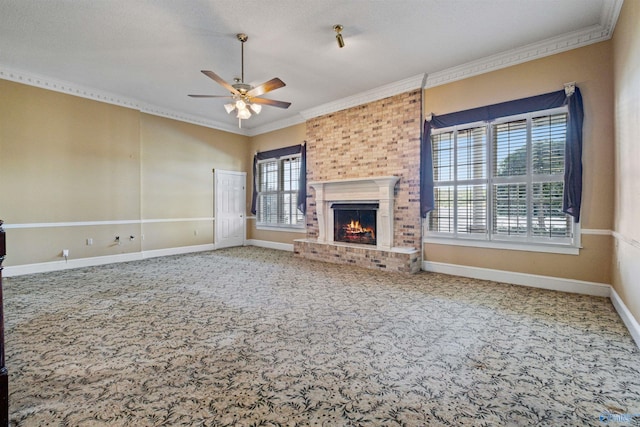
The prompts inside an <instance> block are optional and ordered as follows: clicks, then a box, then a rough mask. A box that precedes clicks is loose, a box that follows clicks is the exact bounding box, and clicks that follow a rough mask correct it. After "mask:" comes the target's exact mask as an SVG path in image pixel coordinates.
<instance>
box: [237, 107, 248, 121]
mask: <svg viewBox="0 0 640 427" xmlns="http://www.w3.org/2000/svg"><path fill="white" fill-rule="evenodd" d="M236 117H237V118H239V119H240V120H247V119H248V118H249V117H251V111H249V109H247V108H242V109H238V115H237V116H236Z"/></svg>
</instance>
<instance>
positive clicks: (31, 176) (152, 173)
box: [0, 80, 249, 266]
mask: <svg viewBox="0 0 640 427" xmlns="http://www.w3.org/2000/svg"><path fill="white" fill-rule="evenodd" d="M0 93H2V101H3V102H2V103H0V183H1V184H2V189H1V191H2V198H1V199H0V216H1V218H2V219H3V220H5V222H6V224H7V227H6V228H7V240H8V244H7V245H8V252H9V253H8V255H7V258H6V260H5V263H4V265H5V266H14V265H24V264H34V263H42V262H50V261H60V260H61V259H62V258H61V252H62V249H69V251H70V258H71V259H78V258H88V257H97V256H109V255H118V254H126V253H132V252H139V251H141V250H149V249H162V248H173V247H179V246H191V245H199V244H205V243H209V244H211V243H213V224H212V221H211V220H207V221H203V220H197V221H189V220H188V219H190V218H212V217H213V178H212V172H211V170H212V169H213V168H219V169H227V170H236V171H244V170H247V167H246V165H247V163H246V158H247V154H246V153H247V149H248V141H249V138H248V137H244V136H239V135H234V134H230V133H226V132H221V131H215V130H212V129H207V128H203V127H200V126H196V125H190V124H186V123H181V122H177V121H174V120H169V119H163V118H159V117H155V116H151V115H147V114H142V113H140V112H139V111H136V110H132V109H128V108H123V107H118V106H114V105H111V104H106V103H102V102H97V101H92V100H88V99H84V98H80V97H75V96H71V95H67V94H63V93H59V92H54V91H49V90H44V89H40V88H36V87H32V86H27V85H23V84H19V83H14V82H10V81H6V80H0ZM166 219H170V220H175V219H180V220H184V219H187V220H186V221H178V222H150V223H143V220H147V221H148V220H152V221H156V220H166ZM87 222H89V224H82V223H87ZM68 223H71V224H68ZM16 225H20V226H21V228H15V226H16ZM143 233H144V234H145V239H144V240H142V238H141V236H142V234H143ZM115 236H120V238H121V243H120V244H119V245H118V244H115V242H114V239H115ZM129 236H134V237H135V238H134V239H133V240H131V239H129ZM88 238H91V239H93V245H91V246H88V245H87V242H86V240H87V239H88Z"/></svg>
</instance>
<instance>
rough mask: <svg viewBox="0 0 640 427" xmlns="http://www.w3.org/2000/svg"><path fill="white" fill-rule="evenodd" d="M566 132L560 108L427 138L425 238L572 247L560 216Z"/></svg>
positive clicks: (569, 224) (569, 225)
mask: <svg viewBox="0 0 640 427" xmlns="http://www.w3.org/2000/svg"><path fill="white" fill-rule="evenodd" d="M566 128H567V112H566V109H565V108H560V109H555V110H550V111H544V112H537V113H530V114H524V115H520V116H517V117H509V118H502V119H498V120H495V121H493V122H492V123H483V124H470V125H461V126H456V127H453V128H447V129H441V130H436V131H434V132H433V134H432V137H431V141H432V149H433V172H434V195H435V209H434V210H433V211H432V212H431V214H430V216H429V221H428V230H429V233H430V234H432V235H440V236H444V237H451V238H458V239H484V240H488V241H491V240H496V241H516V242H528V243H552V244H568V245H569V244H573V237H574V236H573V226H574V224H573V220H572V218H571V217H570V216H568V215H566V214H565V213H563V212H562V196H563V185H564V184H563V182H564V164H565V159H564V153H565V143H566ZM487 141H490V143H487Z"/></svg>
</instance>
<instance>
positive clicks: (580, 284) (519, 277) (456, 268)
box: [422, 261, 611, 297]
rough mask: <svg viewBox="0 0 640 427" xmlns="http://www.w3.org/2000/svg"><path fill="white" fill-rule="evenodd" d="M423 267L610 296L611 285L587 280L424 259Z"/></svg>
mask: <svg viewBox="0 0 640 427" xmlns="http://www.w3.org/2000/svg"><path fill="white" fill-rule="evenodd" d="M422 269H423V270H425V271H432V272H434V273H444V274H451V275H454V276H463V277H471V278H474V279H482V280H492V281H494V282H503V283H510V284H512V285H523V286H531V287H534V288H542V289H550V290H554V291H562V292H573V293H576V294H585V295H593V296H598V297H608V296H610V295H611V286H610V285H609V284H606V283H596V282H585V281H583V280H573V279H563V278H560V277H551V276H539V275H536V274H526V273H514V272H511V271H502V270H493V269H489V268H480V267H469V266H466V265H455V264H446V263H443V262H433V261H422Z"/></svg>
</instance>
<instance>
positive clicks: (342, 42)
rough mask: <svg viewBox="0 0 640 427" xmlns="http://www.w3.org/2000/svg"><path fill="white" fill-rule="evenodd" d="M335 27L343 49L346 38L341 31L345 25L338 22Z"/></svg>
mask: <svg viewBox="0 0 640 427" xmlns="http://www.w3.org/2000/svg"><path fill="white" fill-rule="evenodd" d="M333 29H334V30H335V32H336V40H337V42H338V47H339V48H341V49H342V48H343V47H344V39H343V38H342V34H341V33H340V32H341V31H342V29H343V27H342V25H340V24H336V25H334V26H333Z"/></svg>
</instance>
